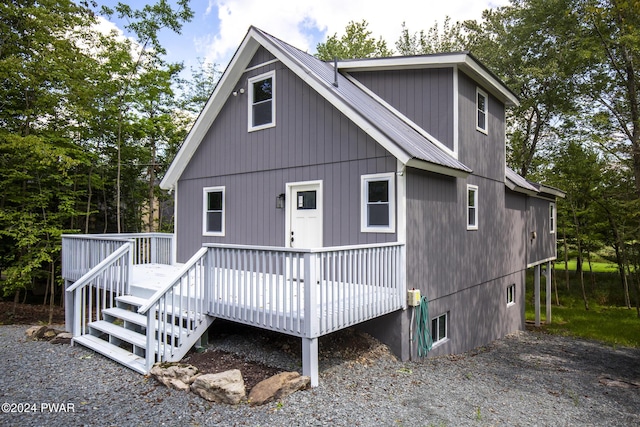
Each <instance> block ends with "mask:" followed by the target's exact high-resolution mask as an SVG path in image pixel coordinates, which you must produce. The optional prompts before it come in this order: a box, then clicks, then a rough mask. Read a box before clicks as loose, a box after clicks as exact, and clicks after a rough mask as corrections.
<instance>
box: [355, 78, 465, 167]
mask: <svg viewBox="0 0 640 427" xmlns="http://www.w3.org/2000/svg"><path fill="white" fill-rule="evenodd" d="M344 76H345V77H346V78H347V79H348V80H349V81H350V82H351V83H353V84H354V85H356V86H357V87H358V88H359V89H360V90H362V91H363V92H364V93H366V94H367V95H369V96H370V97H372V98H373V99H375V100H376V101H377V102H379V103H380V104H382V105H383V106H384V107H385V108H386V109H387V110H389V111H391V112H392V113H393V114H394V115H395V116H396V117H397V118H399V119H400V120H402V121H403V122H405V123H406V124H407V125H409V126H410V127H411V128H412V129H413V130H415V131H416V132H418V133H419V134H420V135H422V136H423V137H424V138H425V139H427V140H428V141H429V142H431V143H432V144H433V145H435V146H436V147H438V148H439V149H440V150H441V151H443V152H444V153H445V154H447V155H449V156H451V157H453V158H454V159H456V160H458V153H457V152H455V151H452V150H451V149H450V148H449V147H447V146H446V145H444V144H443V143H442V142H440V141H439V140H438V138H436V137H434V136H433V135H431V134H430V133H429V132H427V131H426V130H424V129H423V128H421V127H420V126H418V125H417V124H416V123H414V122H413V121H412V120H411V119H409V118H408V117H407V116H405V115H404V114H402V113H401V112H400V111H398V110H396V109H395V108H394V107H393V106H392V105H391V104H389V103H388V102H387V101H385V100H384V99H382V98H381V97H380V96H378V95H377V94H376V93H375V92H373V91H372V90H371V89H369V88H368V87H366V86H365V85H363V84H362V83H361V82H360V81H359V80H358V79H356V78H355V77H353V76H352V75H351V74H349V73H346V74H344Z"/></svg>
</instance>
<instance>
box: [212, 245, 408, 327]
mask: <svg viewBox="0 0 640 427" xmlns="http://www.w3.org/2000/svg"><path fill="white" fill-rule="evenodd" d="M206 246H207V247H208V248H209V257H208V261H207V266H208V268H207V271H208V272H209V275H208V277H205V280H206V281H207V286H206V289H208V292H209V295H208V298H209V313H210V314H211V315H212V316H215V317H220V318H224V319H228V320H232V321H235V322H241V323H246V324H249V325H254V326H257V327H260V328H264V329H270V330H275V331H279V332H283V333H285V334H289V335H295V336H300V337H307V338H315V337H318V336H321V335H325V334H328V333H330V332H333V331H337V330H339V329H343V328H346V327H349V326H351V325H355V324H357V323H361V322H364V321H367V320H370V319H373V318H375V317H378V316H381V315H383V314H387V313H390V312H392V311H395V310H398V309H402V308H404V305H405V304H406V298H405V294H406V292H405V284H404V276H403V274H404V273H403V271H404V270H403V259H404V246H403V245H402V244H398V243H389V244H374V245H359V246H345V247H333V248H320V249H310V250H300V249H287V248H273V247H255V246H240V245H219V244H209V245H206Z"/></svg>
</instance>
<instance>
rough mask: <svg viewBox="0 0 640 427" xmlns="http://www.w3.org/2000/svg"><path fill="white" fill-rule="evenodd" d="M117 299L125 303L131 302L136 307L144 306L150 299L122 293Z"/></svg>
mask: <svg viewBox="0 0 640 427" xmlns="http://www.w3.org/2000/svg"><path fill="white" fill-rule="evenodd" d="M116 301H118V302H121V303H124V304H129V305H131V306H134V307H142V306H143V305H145V304H146V303H148V302H149V300H148V299H146V298H140V297H136V296H133V295H120V296H118V297H116Z"/></svg>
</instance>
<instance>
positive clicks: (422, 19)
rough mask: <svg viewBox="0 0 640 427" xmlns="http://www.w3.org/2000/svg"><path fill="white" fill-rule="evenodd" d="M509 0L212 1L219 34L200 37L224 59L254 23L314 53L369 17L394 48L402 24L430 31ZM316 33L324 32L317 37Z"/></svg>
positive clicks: (211, 55)
mask: <svg viewBox="0 0 640 427" xmlns="http://www.w3.org/2000/svg"><path fill="white" fill-rule="evenodd" d="M508 3H509V1H508V0H476V1H470V0H447V1H443V0H435V1H434V0H422V1H416V0H393V1H388V2H379V1H376V0H349V1H347V0H313V1H312V0H297V1H294V0H270V1H269V2H266V1H264V0H209V5H208V7H207V13H212V12H213V10H214V9H215V8H217V10H218V19H219V21H220V22H219V32H218V34H216V35H215V36H213V37H209V38H204V39H200V40H199V44H200V46H199V50H201V51H202V52H204V54H205V57H206V58H207V60H209V61H213V62H217V63H224V62H226V61H227V60H228V59H229V58H230V56H231V55H232V54H233V53H234V52H235V49H236V48H237V47H238V45H239V44H240V42H241V41H242V38H243V37H244V35H245V34H246V32H247V29H248V28H249V26H250V25H254V26H256V27H258V28H260V29H262V30H264V31H266V32H268V33H270V34H272V35H273V36H276V37H278V38H280V39H282V40H285V41H286V42H288V43H290V44H292V45H294V46H296V47H298V48H300V49H302V50H306V51H308V52H310V53H313V52H315V46H316V44H317V42H318V41H322V40H324V39H325V36H326V35H333V34H334V33H338V34H342V32H343V31H344V28H345V26H346V25H347V24H348V23H349V21H361V20H362V19H366V20H367V22H368V23H369V29H370V30H371V31H372V33H373V35H374V36H376V37H378V36H382V37H383V38H384V39H385V40H386V41H387V45H388V46H389V47H391V48H394V47H395V41H396V40H397V39H398V37H399V36H400V31H401V28H402V27H401V26H402V23H403V22H406V25H407V27H408V29H409V30H410V31H412V32H414V31H419V30H427V29H429V28H430V27H431V26H432V25H433V24H434V23H435V22H436V21H437V22H438V23H440V24H442V22H444V19H445V17H446V16H450V17H451V20H452V21H453V22H455V21H463V20H466V19H479V18H480V17H481V14H482V11H483V10H485V9H487V8H490V7H496V6H502V5H505V4H508ZM311 33H316V34H317V33H320V34H321V39H320V40H316V39H314V38H313V37H312V35H311Z"/></svg>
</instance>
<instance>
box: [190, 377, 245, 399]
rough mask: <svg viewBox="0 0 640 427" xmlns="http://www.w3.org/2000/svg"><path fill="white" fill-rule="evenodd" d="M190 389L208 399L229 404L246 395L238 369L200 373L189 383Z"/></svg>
mask: <svg viewBox="0 0 640 427" xmlns="http://www.w3.org/2000/svg"><path fill="white" fill-rule="evenodd" d="M191 391H192V392H194V393H195V394H197V395H198V396H200V397H202V398H204V399H207V400H208V401H211V402H217V403H227V404H230V405H237V404H238V403H240V401H241V400H242V399H244V398H245V396H246V390H245V387H244V379H242V374H241V373H240V371H239V370H238V369H232V370H230V371H226V372H220V373H218V374H205V375H200V376H199V377H198V378H196V380H195V381H194V382H193V384H191Z"/></svg>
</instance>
